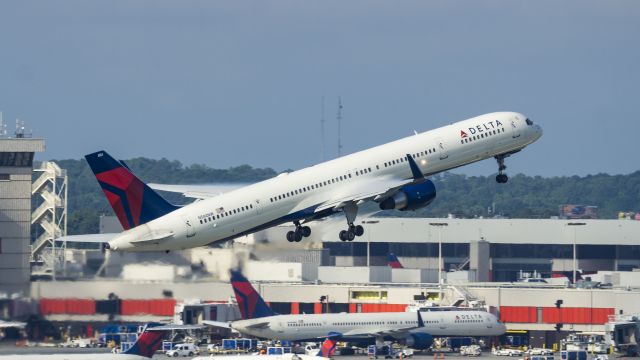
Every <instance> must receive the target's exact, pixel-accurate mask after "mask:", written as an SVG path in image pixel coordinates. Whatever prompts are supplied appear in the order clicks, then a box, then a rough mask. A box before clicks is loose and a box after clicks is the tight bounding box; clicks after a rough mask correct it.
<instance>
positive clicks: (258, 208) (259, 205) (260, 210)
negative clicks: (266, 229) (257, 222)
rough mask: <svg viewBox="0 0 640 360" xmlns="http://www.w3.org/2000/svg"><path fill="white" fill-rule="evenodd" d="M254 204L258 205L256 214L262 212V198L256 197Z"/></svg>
mask: <svg viewBox="0 0 640 360" xmlns="http://www.w3.org/2000/svg"><path fill="white" fill-rule="evenodd" d="M254 206H255V207H256V215H260V214H262V210H263V205H262V203H261V201H260V199H256V200H255V201H254Z"/></svg>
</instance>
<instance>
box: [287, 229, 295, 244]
mask: <svg viewBox="0 0 640 360" xmlns="http://www.w3.org/2000/svg"><path fill="white" fill-rule="evenodd" d="M287 241H288V242H294V241H295V233H294V232H293V231H289V232H287Z"/></svg>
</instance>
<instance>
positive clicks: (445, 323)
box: [203, 271, 506, 349]
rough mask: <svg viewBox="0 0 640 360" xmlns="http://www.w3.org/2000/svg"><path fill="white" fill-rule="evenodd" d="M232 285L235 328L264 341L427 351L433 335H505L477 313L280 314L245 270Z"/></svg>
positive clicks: (234, 275)
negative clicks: (388, 344)
mask: <svg viewBox="0 0 640 360" xmlns="http://www.w3.org/2000/svg"><path fill="white" fill-rule="evenodd" d="M231 285H232V287H233V291H234V293H235V296H236V300H237V302H238V307H239V308H240V314H241V315H242V320H237V321H234V322H232V323H231V324H230V327H231V328H233V329H234V330H236V331H239V332H240V333H243V334H247V335H251V336H255V337H259V338H265V339H275V340H292V341H303V340H314V339H320V338H322V337H324V336H326V335H327V334H329V333H332V332H333V333H338V334H340V336H341V337H342V338H344V339H345V340H366V339H375V340H376V342H381V341H382V340H389V339H391V340H395V341H399V342H402V343H404V344H406V345H407V346H409V347H412V348H415V349H426V348H428V347H429V346H431V343H432V340H433V337H434V336H437V337H445V336H499V335H502V334H504V332H505V331H506V327H505V325H504V324H503V323H501V322H500V321H499V320H498V318H497V317H496V316H494V315H493V314H491V313H488V312H485V311H477V310H449V311H426V312H421V311H415V312H395V313H394V312H385V313H334V314H291V315H278V314H276V313H275V312H274V311H273V310H271V308H269V306H268V305H267V304H266V303H265V301H264V299H262V297H261V296H260V294H258V292H257V291H256V290H255V289H254V288H253V286H252V285H251V283H250V282H249V281H248V280H247V279H246V278H245V277H244V276H243V275H242V274H241V273H240V272H238V271H231ZM203 323H205V324H207V325H212V326H220V325H221V324H220V323H218V322H210V321H204V322H203ZM222 326H224V325H222Z"/></svg>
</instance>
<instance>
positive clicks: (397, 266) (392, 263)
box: [387, 253, 404, 269]
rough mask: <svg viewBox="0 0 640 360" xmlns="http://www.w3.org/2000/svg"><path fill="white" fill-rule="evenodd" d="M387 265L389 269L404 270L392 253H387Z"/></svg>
mask: <svg viewBox="0 0 640 360" xmlns="http://www.w3.org/2000/svg"><path fill="white" fill-rule="evenodd" d="M387 260H388V261H387V264H388V265H389V267H390V268H392V269H404V266H402V264H401V263H400V260H398V257H397V256H396V254H394V253H389V256H388V257H387Z"/></svg>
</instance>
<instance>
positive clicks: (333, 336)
mask: <svg viewBox="0 0 640 360" xmlns="http://www.w3.org/2000/svg"><path fill="white" fill-rule="evenodd" d="M340 339H341V336H340V334H337V333H330V334H329V335H328V336H327V338H326V339H325V341H324V342H323V343H322V345H321V346H320V349H319V350H318V353H317V354H315V356H314V355H305V354H292V353H289V354H282V355H268V356H269V357H268V359H269V360H322V359H330V358H333V355H334V354H335V352H336V347H337V345H338V341H339V340H340ZM233 359H234V360H256V355H255V354H250V355H234V356H233ZM192 360H229V356H228V355H222V356H213V355H210V356H198V357H195V358H193V359H192Z"/></svg>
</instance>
